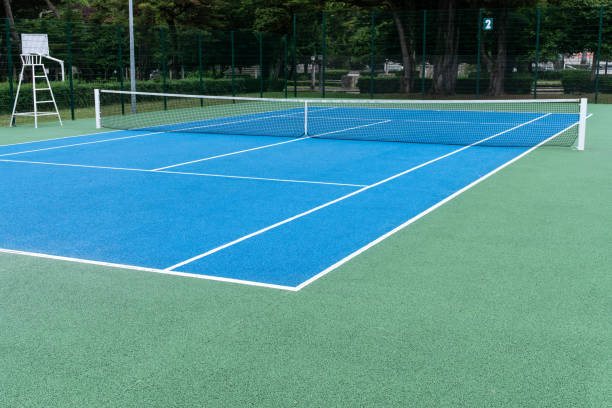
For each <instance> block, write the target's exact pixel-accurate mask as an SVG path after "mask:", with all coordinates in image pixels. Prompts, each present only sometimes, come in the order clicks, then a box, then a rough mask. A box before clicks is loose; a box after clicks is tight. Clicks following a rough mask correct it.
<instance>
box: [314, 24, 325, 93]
mask: <svg viewBox="0 0 612 408" xmlns="http://www.w3.org/2000/svg"><path fill="white" fill-rule="evenodd" d="M315 66H316V65H315ZM321 97H323V98H325V12H323V15H322V21H321Z"/></svg>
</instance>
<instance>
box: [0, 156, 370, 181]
mask: <svg viewBox="0 0 612 408" xmlns="http://www.w3.org/2000/svg"><path fill="white" fill-rule="evenodd" d="M0 163H24V164H40V165H45V166H63V167H82V168H87V169H103V170H121V171H135V172H141V173H160V174H178V175H185V176H202V177H219V178H230V179H242V180H258V181H259V180H261V181H277V182H284V183H303V184H323V185H329V186H347V187H365V185H364V184H350V183H334V182H331V181H312V180H293V179H279V178H267V177H251V176H233V175H228V174H212V173H190V172H184V171H163V170H147V169H134V168H127V167H109V166H91V165H87V164H70V163H52V162H40V161H31V160H12V159H0Z"/></svg>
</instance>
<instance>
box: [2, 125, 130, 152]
mask: <svg viewBox="0 0 612 408" xmlns="http://www.w3.org/2000/svg"><path fill="white" fill-rule="evenodd" d="M113 132H138V130H132V129H116V130H106V131H104V132H95V133H85V134H83V135H75V136H63V137H53V138H51V139H40V140H31V141H29V142H19V143H9V144H0V149H1V148H3V147H4V146H18V145H24V144H29V143H42V142H50V141H53V140H62V139H71V138H73V137H85V136H95V135H103V134H105V133H113Z"/></svg>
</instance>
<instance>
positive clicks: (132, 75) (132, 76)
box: [129, 0, 136, 113]
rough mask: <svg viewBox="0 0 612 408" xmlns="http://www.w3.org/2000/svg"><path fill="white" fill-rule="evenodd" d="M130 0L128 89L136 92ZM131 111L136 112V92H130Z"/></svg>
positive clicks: (132, 21)
mask: <svg viewBox="0 0 612 408" xmlns="http://www.w3.org/2000/svg"><path fill="white" fill-rule="evenodd" d="M133 8H134V6H133V4H132V0H129V9H130V10H129V31H130V89H131V90H132V92H136V58H135V57H134V11H133ZM131 96H132V113H136V94H134V93H132V95H131Z"/></svg>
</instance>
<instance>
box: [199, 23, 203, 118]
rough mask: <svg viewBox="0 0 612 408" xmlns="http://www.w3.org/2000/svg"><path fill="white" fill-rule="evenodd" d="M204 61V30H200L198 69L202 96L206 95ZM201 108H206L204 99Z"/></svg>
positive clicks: (201, 100) (201, 101)
mask: <svg viewBox="0 0 612 408" xmlns="http://www.w3.org/2000/svg"><path fill="white" fill-rule="evenodd" d="M202 60H203V56H202V30H198V67H199V71H200V95H203V94H204V66H203V62H202ZM200 106H204V99H200Z"/></svg>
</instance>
